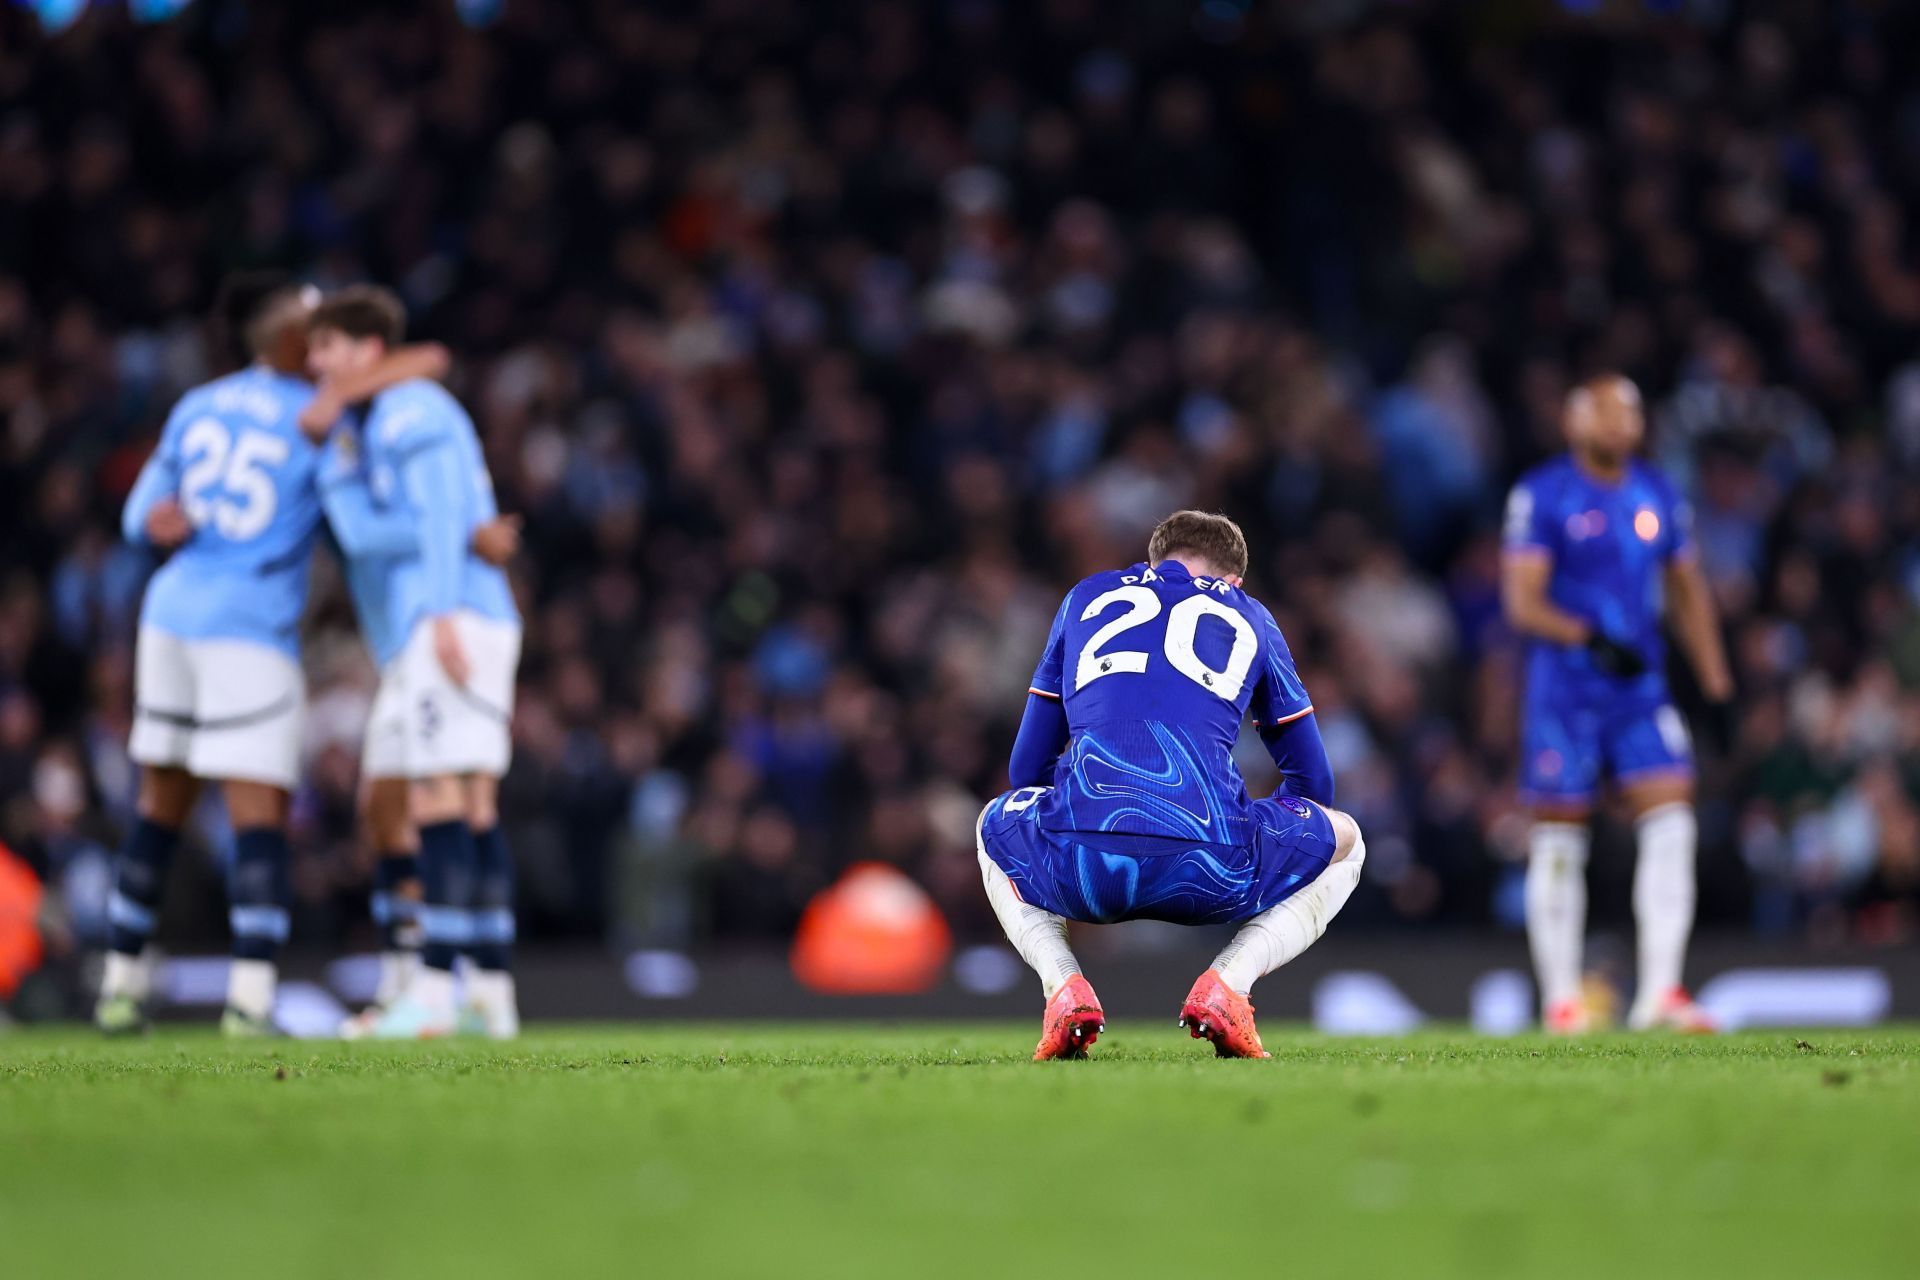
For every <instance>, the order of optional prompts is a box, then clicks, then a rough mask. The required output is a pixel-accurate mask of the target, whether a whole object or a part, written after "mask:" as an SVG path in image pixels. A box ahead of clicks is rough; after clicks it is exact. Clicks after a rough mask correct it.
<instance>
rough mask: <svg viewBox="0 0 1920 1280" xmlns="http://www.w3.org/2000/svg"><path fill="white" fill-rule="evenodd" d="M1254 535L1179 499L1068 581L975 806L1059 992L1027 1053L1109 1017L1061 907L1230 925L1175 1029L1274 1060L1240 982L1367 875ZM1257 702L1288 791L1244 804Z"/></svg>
mask: <svg viewBox="0 0 1920 1280" xmlns="http://www.w3.org/2000/svg"><path fill="white" fill-rule="evenodd" d="M1246 570H1247V543H1246V538H1245V536H1244V535H1243V534H1242V533H1241V532H1240V527H1239V526H1238V525H1236V524H1234V523H1233V521H1231V520H1229V519H1227V518H1226V517H1225V516H1219V515H1209V514H1206V513H1204V512H1199V511H1178V512H1175V513H1174V514H1173V515H1171V516H1169V517H1167V519H1166V520H1164V521H1162V522H1161V524H1160V526H1159V527H1158V528H1156V529H1155V530H1154V531H1153V536H1152V538H1151V539H1150V540H1149V542H1148V544H1147V559H1146V561H1145V562H1144V563H1142V564H1136V565H1134V566H1133V567H1132V568H1130V569H1122V570H1115V571H1112V572H1108V573H1099V574H1095V575H1094V576H1093V577H1091V578H1088V579H1086V580H1085V581H1083V582H1081V583H1080V584H1079V585H1078V586H1076V587H1074V588H1073V590H1071V591H1069V592H1068V593H1067V598H1066V599H1065V600H1064V601H1062V602H1061V605H1060V611H1059V613H1058V614H1057V615H1056V616H1055V617H1054V620H1053V630H1052V633H1051V634H1050V635H1049V636H1048V638H1047V647H1046V651H1045V652H1044V653H1043V654H1042V655H1041V658H1040V663H1039V666H1038V667H1037V668H1036V669H1035V671H1034V676H1033V683H1032V686H1031V688H1030V689H1029V692H1028V697H1027V707H1026V713H1025V715H1024V717H1023V718H1022V720H1021V723H1020V732H1019V736H1018V738H1017V739H1016V740H1015V742H1014V747H1013V758H1012V762H1011V764H1010V767H1009V770H1008V775H1009V780H1010V781H1011V782H1012V783H1013V786H1014V790H1012V791H1009V792H1007V793H1006V794H1005V795H1002V796H999V797H997V798H996V799H994V800H993V801H992V802H991V803H990V804H988V805H987V807H986V809H985V810H984V811H982V813H981V815H980V823H979V854H980V868H981V874H982V876H983V877H984V879H985V881H986V888H987V898H988V900H989V901H990V902H991V903H992V904H993V910H994V914H995V915H996V916H997V917H998V918H999V920H1000V924H1001V927H1002V928H1004V929H1005V930H1006V933H1007V938H1008V940H1009V941H1011V942H1012V943H1013V945H1014V948H1015V949H1016V950H1017V951H1018V952H1019V953H1020V956H1021V958H1022V959H1024V960H1025V961H1026V962H1027V963H1028V964H1029V965H1031V966H1032V967H1033V969H1034V970H1035V971H1036V972H1037V973H1038V974H1039V975H1040V981H1041V986H1042V988H1043V989H1044V991H1045V993H1046V997H1047V1007H1046V1013H1045V1015H1044V1018H1043V1022H1042V1031H1041V1036H1040V1044H1039V1046H1038V1048H1036V1049H1035V1050H1034V1055H1033V1056H1034V1058H1035V1060H1036V1061H1038V1060H1041V1059H1047V1058H1069V1057H1083V1056H1085V1054H1086V1050H1087V1048H1088V1046H1090V1045H1091V1044H1093V1042H1094V1040H1095V1038H1096V1037H1097V1036H1098V1035H1099V1034H1100V1033H1101V1032H1102V1031H1103V1030H1105V1028H1106V1015H1105V1014H1104V1013H1102V1012H1101V1009H1100V1001H1099V998H1098V997H1097V996H1095V995H1094V992H1093V987H1092V986H1091V985H1090V984H1089V983H1088V982H1087V980H1086V978H1085V977H1084V976H1083V975H1082V974H1081V972H1080V964H1079V961H1077V960H1076V959H1075V958H1074V955H1073V952H1072V950H1071V949H1070V947H1069V946H1068V943H1067V922H1068V921H1070V920H1078V921H1087V922H1094V923H1102V924H1105V923H1111V922H1114V921H1119V920H1137V919H1148V920H1169V921H1173V922H1175V923H1178V924H1224V923H1230V922H1232V923H1240V924H1241V928H1240V930H1239V932H1238V933H1237V934H1235V935H1234V938H1233V940H1232V941H1231V942H1230V943H1229V944H1228V945H1227V948H1226V950H1224V951H1222V952H1221V953H1220V955H1219V957H1218V958H1217V959H1216V960H1215V961H1214V963H1213V967H1212V968H1210V969H1208V970H1207V971H1206V972H1205V973H1204V974H1202V975H1201V976H1200V978H1199V980H1198V981H1196V982H1195V983H1194V984H1193V989H1192V990H1191V991H1190V992H1188V994H1187V999H1186V1003H1185V1005H1184V1006H1182V1008H1181V1011H1180V1025H1182V1026H1183V1027H1187V1028H1188V1029H1189V1031H1190V1033H1191V1034H1192V1035H1193V1036H1194V1038H1196V1039H1200V1038H1205V1039H1207V1040H1209V1041H1211V1042H1212V1043H1213V1047H1214V1051H1215V1052H1216V1053H1218V1054H1219V1055H1220V1056H1222V1057H1253V1058H1263V1057H1267V1056H1269V1055H1268V1054H1267V1052H1266V1051H1265V1050H1264V1049H1263V1048H1262V1047H1261V1045H1260V1036H1259V1032H1258V1031H1257V1030H1256V1029H1255V1027H1254V1020H1253V1005H1252V1004H1251V1003H1250V1002H1249V1001H1248V999H1247V993H1248V992H1249V991H1250V990H1251V988H1252V986H1253V983H1254V981H1255V980H1256V979H1258V978H1260V977H1261V976H1262V975H1264V974H1267V973H1271V972H1272V971H1273V970H1275V969H1277V968H1279V967H1280V966H1281V965H1283V964H1285V963H1287V962H1288V961H1289V960H1292V959H1293V958H1294V957H1295V956H1297V955H1299V954H1300V953H1301V952H1303V951H1305V950H1306V949H1307V948H1308V947H1310V946H1312V945H1313V943H1314V942H1315V941H1316V940H1317V939H1318V938H1319V937H1320V935H1321V934H1322V933H1323V932H1325V930H1326V927H1327V922H1328V921H1330V920H1331V919H1332V918H1333V916H1334V915H1335V913H1337V912H1338V911H1339V910H1340V908H1341V907H1342V906H1344V905H1345V903H1346V901H1347V898H1348V896H1349V895H1351V894H1352V892H1353V889H1354V886H1355V885H1356V884H1357V883H1359V879H1360V870H1361V866H1362V864H1363V862H1364V860H1365V857H1366V845H1365V843H1364V842H1363V841H1362V840H1361V838H1360V828H1359V827H1358V826H1357V825H1356V824H1355V823H1354V821H1353V819H1352V818H1351V817H1349V816H1348V815H1346V814H1344V813H1341V812H1339V811H1338V810H1335V809H1333V808H1331V807H1330V806H1331V805H1332V803H1333V777H1332V773H1331V770H1330V769H1329V767H1328V764H1327V755H1326V750H1325V748H1324V747H1323V746H1322V744H1321V741H1320V731H1319V729H1318V727H1317V726H1316V725H1315V723H1314V718H1313V704H1312V702H1311V701H1310V700H1309V699H1308V697H1307V691H1306V688H1305V686H1303V685H1302V684H1301V683H1300V677H1299V675H1298V674H1297V673H1296V672H1295V670H1294V664H1293V655H1292V654H1291V653H1290V652H1289V651H1288V649H1287V642H1286V641H1285V639H1283V638H1282V637H1281V635H1280V628H1279V626H1278V625H1277V624H1276V623H1275V622H1274V620H1273V615H1272V614H1271V613H1269V612H1268V611H1267V610H1266V608H1265V607H1264V606H1262V605H1261V604H1260V603H1259V602H1258V601H1257V600H1255V599H1253V597H1251V596H1249V595H1248V594H1247V593H1246V592H1244V591H1242V590H1241V589H1240V580H1241V577H1242V576H1243V575H1244V574H1245V573H1246ZM1249 712H1251V713H1252V715H1253V719H1254V724H1255V726H1256V727H1257V729H1258V730H1259V733H1260V737H1261V740H1262V741H1263V742H1264V743H1265V744H1266V747H1267V750H1268V753H1269V754H1271V755H1272V757H1273V759H1274V763H1275V764H1277V765H1278V766H1279V768H1280V772H1281V775H1282V783H1281V789H1280V791H1279V792H1278V793H1276V794H1275V795H1274V796H1273V797H1271V798H1270V799H1266V800H1251V799H1249V798H1248V796H1247V788H1246V784H1245V782H1244V781H1243V780H1242V779H1241V777H1240V770H1239V768H1238V766H1236V765H1235V763H1234V760H1233V746H1234V742H1235V741H1236V740H1237V739H1238V737H1239V734H1240V725H1241V721H1242V720H1243V719H1244V718H1245V717H1246V716H1247V714H1248V713H1249Z"/></svg>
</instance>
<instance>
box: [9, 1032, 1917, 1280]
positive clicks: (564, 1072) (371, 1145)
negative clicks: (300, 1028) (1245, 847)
mask: <svg viewBox="0 0 1920 1280" xmlns="http://www.w3.org/2000/svg"><path fill="white" fill-rule="evenodd" d="M1116 1030H1117V1034H1115V1035H1110V1036H1109V1037H1107V1038H1105V1039H1103V1040H1102V1041H1101V1043H1100V1045H1099V1047H1098V1048H1097V1049H1096V1050H1095V1053H1096V1057H1095V1059H1094V1060H1093V1061H1090V1062H1080V1063H1052V1064H1046V1065H1034V1064H1031V1063H1028V1062H1026V1061H1025V1060H1024V1059H1025V1057H1026V1054H1027V1053H1028V1052H1029V1051H1030V1050H1031V1045H1032V1040H1033V1035H1034V1028H1033V1027H1030V1026H1027V1025H1025V1024H1022V1025H1019V1026H953V1025H941V1026H928V1027H909V1026H887V1027H853V1026H831V1027H829V1026H790V1027H778V1026H756V1027H730V1026H712V1027H706V1026H677V1027H664V1026H659V1025H635V1026H631V1027H620V1028H612V1027H594V1028H569V1029H551V1030H548V1029H541V1030H537V1031H535V1032H534V1033H532V1034H530V1035H529V1036H528V1037H527V1038H526V1039H524V1040H522V1041H520V1042H519V1043H517V1044H511V1045H504V1046H495V1045H490V1044H484V1043H465V1042H461V1043H443V1044H431V1045H397V1046H395V1045H369V1044H351V1045H349V1044H339V1045H335V1044H315V1043H311V1042H285V1043H281V1044H277V1045H272V1044H244V1045H229V1044H226V1043H223V1042H221V1041H219V1040H217V1039H214V1038H213V1037H212V1036H211V1035H210V1034H206V1033H199V1032H179V1031H171V1030H167V1031H161V1032H159V1033H157V1034H155V1035H154V1036H152V1037H151V1038H148V1039H146V1040H143V1041H139V1042H136V1043H126V1042H115V1043H105V1042H102V1041H100V1040H98V1039H95V1038H93V1037H92V1036H90V1035H87V1034H84V1033H81V1032H77V1031H61V1032H52V1033H48V1032H28V1033H21V1034H16V1035H13V1036H11V1037H0V1274H4V1275H6V1276H8V1277H21V1278H22V1280H26V1278H28V1277H32V1278H34V1280H38V1278H40V1277H64V1276H121V1277H125V1276H141V1277H149V1276H153V1277H159V1276H227V1275H235V1276H238V1275H272V1276H277V1277H289V1276H302V1277H304V1276H316V1277H318V1276H327V1277H335V1276H354V1277H387V1276H392V1277H407V1278H409V1280H412V1278H415V1277H430V1276H443V1275H444V1276H457V1277H461V1278H462V1280H472V1278H473V1277H478V1276H496V1275H499V1276H518V1275H544V1276H579V1275H618V1276H696V1277H702V1278H705V1277H721V1276H754V1277H760V1276H832V1277H849V1276H880V1275H888V1276H892V1275H910V1276H916V1277H919V1276H1000V1275H1016V1274H1033V1273H1036V1272H1040V1273H1044V1272H1049V1271H1055V1270H1066V1271H1071V1272H1082V1271H1084V1272H1088V1273H1092V1274H1105V1275H1116V1276H1132V1275H1142V1276H1174V1275H1187V1274H1194V1273H1199V1272H1216V1271H1217V1272H1233V1273H1241V1274H1262V1273H1266V1274H1274V1275H1297V1276H1315V1277H1318V1276H1396V1277H1397V1276H1430V1275H1462V1276H1488V1275H1553V1276H1572V1275H1609V1276H1618V1275H1622V1274H1638V1275H1642V1276H1661V1275H1677V1274H1691V1275H1729V1276H1736V1275H1737V1276H1742V1277H1752V1276H1775V1275H1779V1276H1786V1275H1794V1276H1800V1277H1804V1276H1808V1275H1817V1276H1823V1277H1826V1276H1874V1275H1897V1274H1899V1275H1911V1274H1913V1272H1912V1270H1911V1268H1912V1266H1913V1259H1914V1257H1915V1254H1914V1241H1913V1223H1914V1220H1915V1219H1914V1205H1915V1194H1916V1190H1917V1189H1920V1031H1915V1030H1912V1029H1901V1030H1886V1031H1875V1032H1871V1033H1851V1032H1850V1033H1826V1032H1817V1033H1815V1032H1810V1033H1807V1034H1805V1035H1794V1034H1790V1033H1788V1034H1775V1033H1768V1034H1750V1035H1744V1036H1735V1037H1729V1038H1725V1039H1717V1040H1675V1039H1645V1038H1627V1037H1597V1038H1594V1039H1591V1040H1586V1041H1580V1042H1576V1043H1566V1042H1559V1041H1547V1040H1543V1039H1536V1038H1519V1039H1512V1040H1487V1039H1480V1038H1475V1037H1470V1036H1466V1035H1462V1034H1449V1033H1430V1034H1421V1035H1417V1036H1413V1037H1408V1038H1404V1039H1395V1040H1382V1041H1360V1040H1335V1039H1328V1038H1325V1037H1320V1036H1313V1035H1308V1034H1305V1033H1302V1032H1298V1031H1288V1030H1286V1029H1284V1028H1281V1027H1273V1028H1270V1029H1269V1030H1268V1035H1267V1039H1268V1043H1269V1047H1270V1048H1272V1049H1273V1050H1274V1052H1275V1058H1274V1060H1273V1061H1271V1062H1216V1061H1215V1060H1214V1059H1213V1058H1212V1057H1211V1056H1210V1055H1209V1054H1208V1051H1207V1048H1206V1046H1205V1045H1203V1044H1198V1043H1195V1042H1193V1041H1189V1040H1186V1039H1184V1038H1182V1037H1181V1036H1180V1034H1179V1033H1178V1032H1176V1031H1175V1029H1174V1028H1173V1027H1172V1026H1166V1027H1159V1026H1145V1025H1139V1026H1126V1027H1120V1028H1116Z"/></svg>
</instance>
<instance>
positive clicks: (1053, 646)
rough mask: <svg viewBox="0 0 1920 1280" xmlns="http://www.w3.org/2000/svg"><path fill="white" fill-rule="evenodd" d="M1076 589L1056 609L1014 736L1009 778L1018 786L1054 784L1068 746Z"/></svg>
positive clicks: (1029, 684)
mask: <svg viewBox="0 0 1920 1280" xmlns="http://www.w3.org/2000/svg"><path fill="white" fill-rule="evenodd" d="M1072 603H1073V592H1071V591H1069V592H1067V596H1066V599H1064V600H1062V601H1061V602H1060V607H1059V608H1058V609H1056V610H1055V611H1054V614H1053V627H1052V629H1051V630H1049V631H1048V632H1047V647H1046V648H1045V649H1043V650H1041V652H1040V661H1039V662H1038V663H1036V664H1035V665H1034V668H1033V679H1032V680H1030V681H1028V682H1027V709H1026V710H1025V711H1024V712H1023V713H1021V716H1020V732H1019V733H1017V734H1015V735H1014V739H1013V756H1012V758H1011V759H1009V760H1008V761H1007V781H1009V782H1010V783H1012V784H1013V785H1014V786H1016V787H1050V786H1052V785H1053V767H1054V765H1055V764H1056V763H1057V762H1058V761H1059V759H1060V753H1061V752H1062V751H1065V750H1066V749H1067V707H1066V703H1065V701H1064V700H1063V699H1064V697H1065V694H1066V688H1067V686H1066V684H1065V680H1066V653H1067V609H1068V607H1069V606H1070V605H1072Z"/></svg>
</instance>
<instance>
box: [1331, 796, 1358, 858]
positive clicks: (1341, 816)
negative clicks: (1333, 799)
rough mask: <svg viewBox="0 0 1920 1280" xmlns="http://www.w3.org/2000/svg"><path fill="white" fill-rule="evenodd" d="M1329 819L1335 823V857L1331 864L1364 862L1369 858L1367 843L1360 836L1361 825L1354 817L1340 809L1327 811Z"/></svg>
mask: <svg viewBox="0 0 1920 1280" xmlns="http://www.w3.org/2000/svg"><path fill="white" fill-rule="evenodd" d="M1327 817H1328V819H1329V820H1331V821H1332V823H1333V857H1332V858H1331V859H1329V861H1330V862H1347V861H1356V862H1357V861H1362V860H1364V859H1365V858H1366V856H1367V842H1366V840H1365V839H1363V838H1362V837H1361V835H1360V824H1359V823H1357V822H1355V821H1354V820H1353V815H1352V814H1349V813H1342V812H1341V811H1340V810H1338V809H1329V810H1327Z"/></svg>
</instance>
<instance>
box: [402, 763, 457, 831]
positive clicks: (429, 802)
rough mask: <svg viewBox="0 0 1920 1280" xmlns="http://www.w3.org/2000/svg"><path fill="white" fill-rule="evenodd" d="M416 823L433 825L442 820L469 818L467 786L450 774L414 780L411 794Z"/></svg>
mask: <svg viewBox="0 0 1920 1280" xmlns="http://www.w3.org/2000/svg"><path fill="white" fill-rule="evenodd" d="M411 807H412V813H413V821H414V825H416V826H421V827H431V826H434V825H436V824H438V823H442V822H465V821H466V820H467V793H466V788H464V787H462V786H461V785H460V779H459V778H457V777H455V776H453V775H451V774H448V775H445V776H442V777H437V778H421V779H418V780H416V781H415V782H414V784H413V788H412V795H411Z"/></svg>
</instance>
